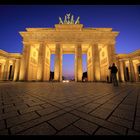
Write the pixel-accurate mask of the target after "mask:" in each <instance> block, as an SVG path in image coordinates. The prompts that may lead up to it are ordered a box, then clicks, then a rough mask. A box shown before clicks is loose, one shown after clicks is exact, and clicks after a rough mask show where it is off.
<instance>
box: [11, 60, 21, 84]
mask: <svg viewBox="0 0 140 140" xmlns="http://www.w3.org/2000/svg"><path fill="white" fill-rule="evenodd" d="M19 68H20V60H19V59H16V62H15V69H14V78H13V81H17V80H18V79H19Z"/></svg>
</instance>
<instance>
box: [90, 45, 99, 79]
mask: <svg viewBox="0 0 140 140" xmlns="http://www.w3.org/2000/svg"><path fill="white" fill-rule="evenodd" d="M92 47H93V71H94V81H100V56H99V49H98V44H94V45H93V46H92Z"/></svg>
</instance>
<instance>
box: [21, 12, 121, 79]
mask: <svg viewBox="0 0 140 140" xmlns="http://www.w3.org/2000/svg"><path fill="white" fill-rule="evenodd" d="M20 35H21V36H22V38H23V53H22V58H21V66H20V70H19V80H21V81H22V80H23V81H32V80H35V81H49V78H50V58H51V54H55V66H54V80H56V81H62V59H63V54H75V81H82V74H83V71H82V54H87V73H88V81H100V80H104V79H106V75H108V66H109V65H111V64H112V63H113V62H115V39H116V36H117V35H118V32H116V31H112V28H84V26H83V24H80V17H78V18H77V19H76V21H74V16H73V15H71V14H66V15H65V18H64V21H62V19H61V17H59V24H56V25H55V28H26V31H25V32H20Z"/></svg>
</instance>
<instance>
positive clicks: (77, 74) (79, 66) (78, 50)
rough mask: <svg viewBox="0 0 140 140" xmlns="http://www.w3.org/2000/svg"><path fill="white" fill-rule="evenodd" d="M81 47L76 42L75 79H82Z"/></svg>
mask: <svg viewBox="0 0 140 140" xmlns="http://www.w3.org/2000/svg"><path fill="white" fill-rule="evenodd" d="M82 75H83V70H82V47H81V44H77V45H76V47H75V81H82Z"/></svg>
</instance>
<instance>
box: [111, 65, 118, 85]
mask: <svg viewBox="0 0 140 140" xmlns="http://www.w3.org/2000/svg"><path fill="white" fill-rule="evenodd" d="M109 69H110V70H111V80H112V82H113V84H114V86H118V81H117V75H116V74H117V72H118V69H117V67H116V66H115V63H113V65H112V67H109Z"/></svg>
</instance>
